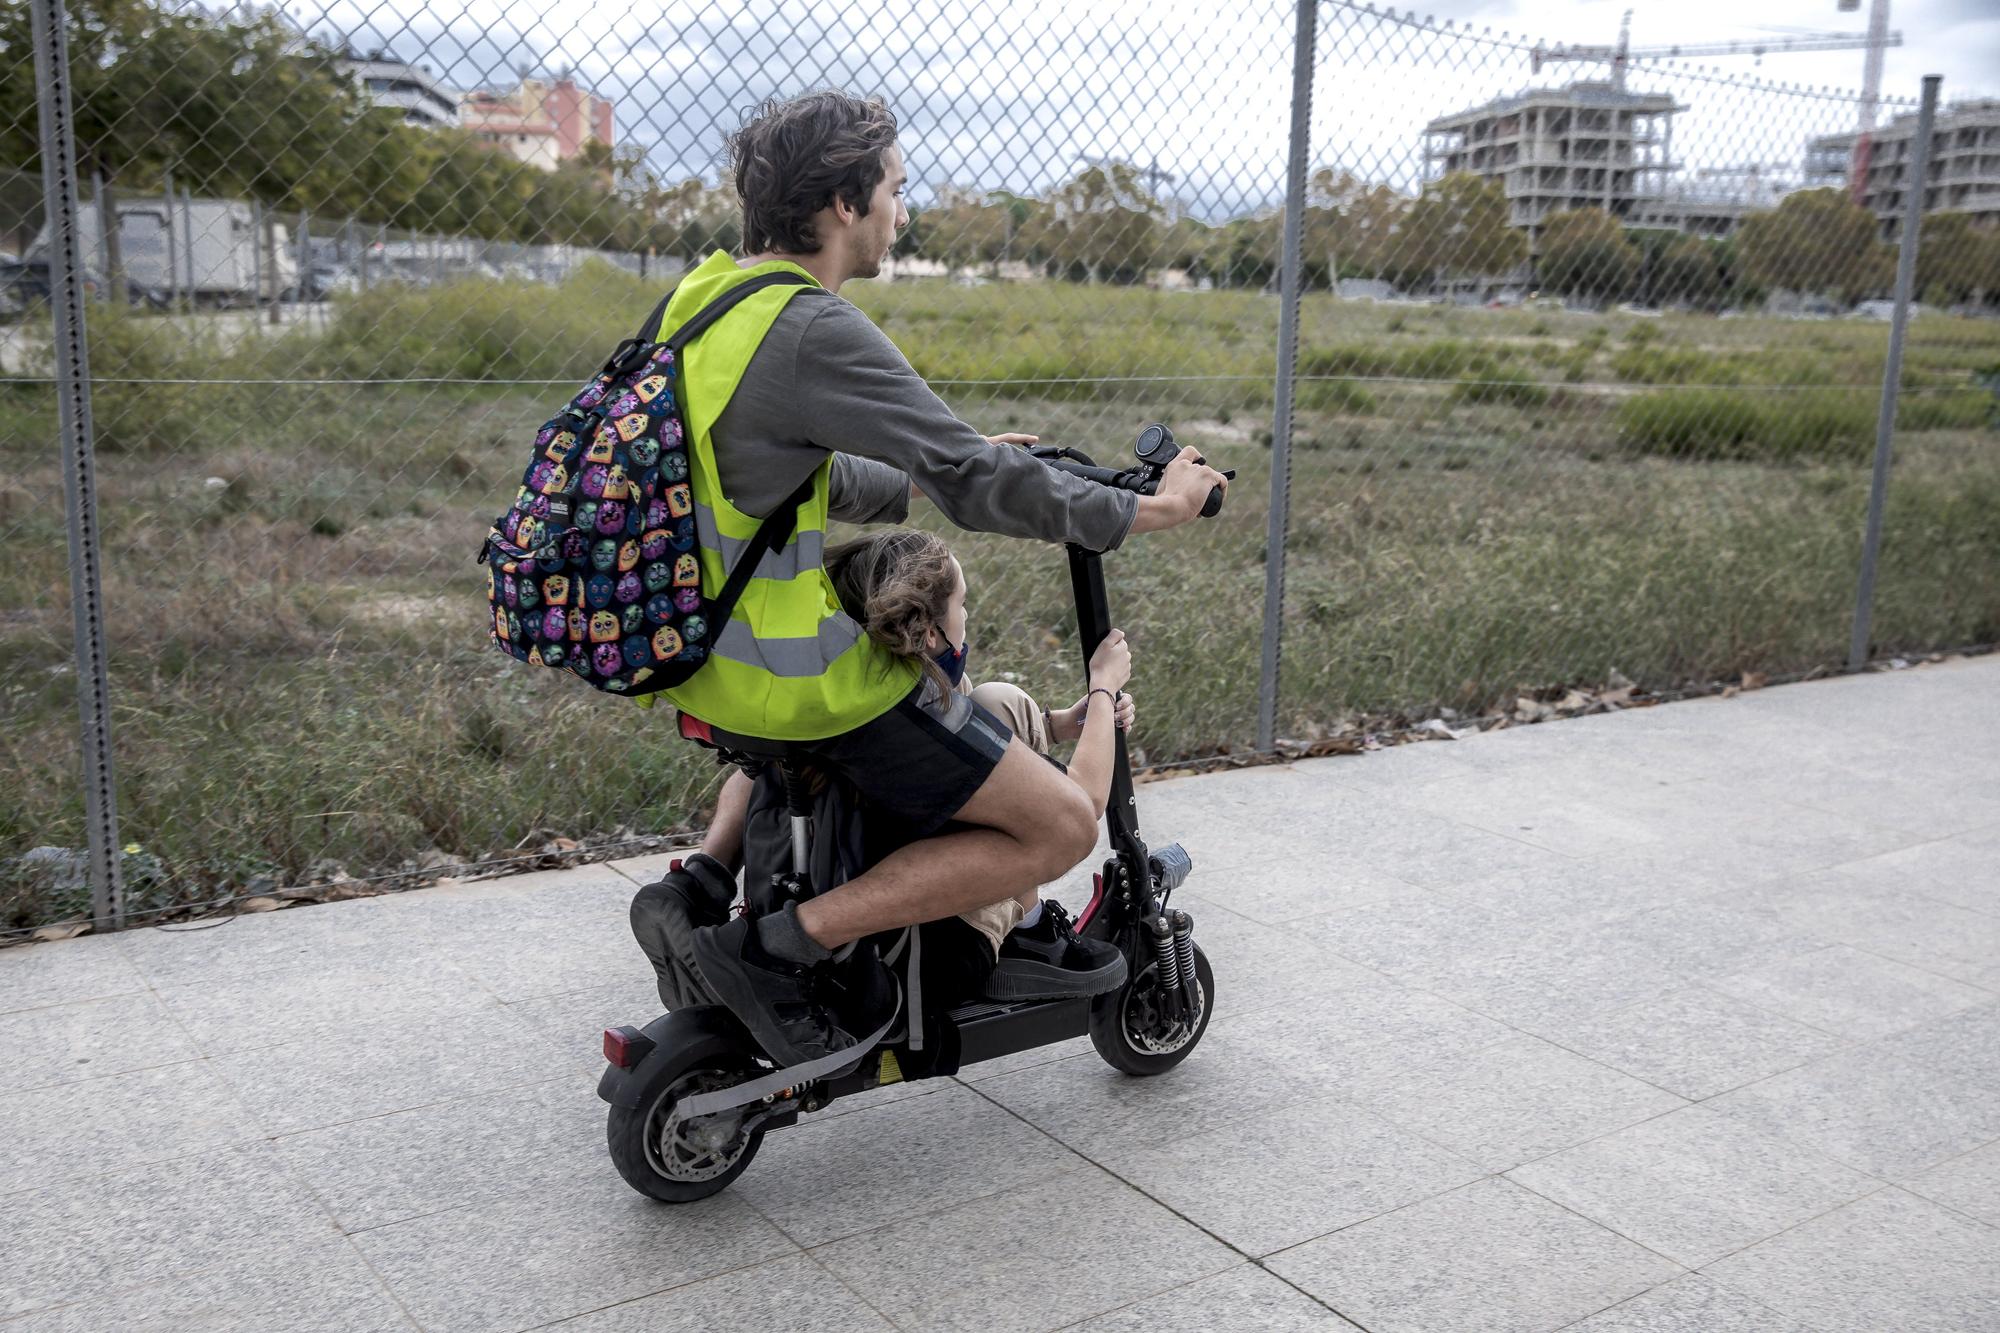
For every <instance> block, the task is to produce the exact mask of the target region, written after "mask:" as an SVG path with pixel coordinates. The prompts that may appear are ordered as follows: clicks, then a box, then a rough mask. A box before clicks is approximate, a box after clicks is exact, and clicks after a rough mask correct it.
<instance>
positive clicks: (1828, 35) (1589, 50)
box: [1529, 0, 1903, 129]
mask: <svg viewBox="0 0 2000 1333" xmlns="http://www.w3.org/2000/svg"><path fill="white" fill-rule="evenodd" d="M1855 3H1856V4H1857V5H1858V4H1859V0H1855ZM1848 7H1849V5H1848V3H1847V0H1841V8H1843V9H1846V8H1848ZM1874 7H1875V8H1874V11H1873V12H1871V13H1870V15H1869V24H1868V34H1867V36H1865V37H1857V36H1855V35H1854V34H1852V33H1844V32H1815V33H1806V34H1803V35H1800V36H1797V37H1760V38H1751V39H1745V40H1738V41H1733V42H1680V43H1677V44H1675V45H1673V46H1641V47H1634V46H1633V45H1632V11H1631V10H1629V9H1628V10H1626V11H1625V17H1624V19H1623V21H1621V22H1620V23H1619V25H1618V45H1616V46H1570V45H1567V44H1563V43H1558V44H1557V45H1555V46H1545V45H1543V44H1542V43H1540V42H1537V43H1535V49H1534V50H1533V51H1531V52H1529V59H1530V61H1531V62H1532V63H1533V65H1534V70H1535V72H1536V73H1537V74H1539V73H1541V72H1542V66H1543V65H1550V64H1554V63H1556V62H1557V61H1562V60H1588V61H1595V62H1597V63H1599V64H1608V65H1610V66H1611V86H1612V87H1614V88H1617V89H1618V90H1619V91H1621V92H1622V91H1624V88H1625V67H1626V66H1627V65H1628V64H1629V63H1630V62H1632V61H1634V60H1691V59H1695V58H1697V57H1709V56H1755V57H1756V58H1757V59H1759V60H1762V59H1763V58H1764V57H1765V56H1767V55H1791V54H1795V53H1797V52H1801V51H1854V50H1860V49H1863V48H1866V49H1867V51H1868V58H1869V64H1870V67H1871V68H1872V69H1873V70H1874V71H1875V81H1876V85H1877V89H1878V92H1879V88H1880V84H1881V77H1882V75H1881V69H1882V55H1881V51H1882V48H1883V47H1888V46H1901V45H1902V44H1903V34H1902V33H1900V32H1890V31H1889V0H1874ZM1862 114H1863V116H1864V117H1867V116H1868V115H1869V104H1868V101H1867V98H1866V96H1865V92H1864V97H1863V110H1862ZM1868 128H1870V129H1872V128H1873V126H1872V125H1870V126H1869V127H1868Z"/></svg>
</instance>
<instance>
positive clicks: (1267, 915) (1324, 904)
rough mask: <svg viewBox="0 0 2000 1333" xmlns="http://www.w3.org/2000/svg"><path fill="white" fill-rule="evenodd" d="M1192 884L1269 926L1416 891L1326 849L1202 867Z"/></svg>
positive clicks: (1208, 896) (1215, 900) (1204, 894)
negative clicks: (1220, 865) (1275, 857)
mask: <svg viewBox="0 0 2000 1333" xmlns="http://www.w3.org/2000/svg"><path fill="white" fill-rule="evenodd" d="M1188 884H1189V887H1190V888H1192V889H1194V891H1195V892H1196V893H1198V894H1200V895H1201V896H1202V897H1203V898H1205V899H1207V900H1208V901H1210V902H1213V903H1216V904H1219V905H1220V906H1222V907H1225V908H1227V909H1228V910H1229V911H1231V912H1234V913H1236V914H1237V915H1238V916H1242V917H1247V918H1249V919H1250V920H1252V921H1256V922H1260V923H1262V924H1264V925H1267V926H1269V925H1281V924H1283V923H1285V922H1290V921H1296V920H1298V919H1299V918H1301V917H1308V916H1315V915H1317V914H1319V913H1321V912H1331V911H1335V910H1338V909H1339V908H1343V907H1355V906H1359V905H1360V904H1362V903H1372V902H1380V901H1382V900H1383V899H1387V898H1401V897H1407V896H1409V895H1411V894H1414V893H1416V892H1417V890H1416V889H1414V888H1413V887H1411V886H1410V885H1409V884H1406V883H1404V882H1403V881H1402V880H1400V879H1397V878H1396V877H1395V876H1394V875H1390V874H1386V873H1384V872H1382V871H1380V870H1376V869H1372V868H1370V867H1368V866H1364V865H1359V864H1356V863H1354V862H1351V861H1348V860H1346V859H1345V858H1343V857H1339V856H1334V855H1330V854H1328V853H1327V852H1325V851H1315V852H1312V853H1309V854H1307V855H1303V856H1298V857H1290V856H1287V857H1284V858H1282V859H1279V860H1267V861H1256V862H1250V863H1245V864H1234V865H1225V866H1222V867H1219V868H1209V867H1205V866H1197V867H1196V868H1195V876H1194V877H1192V878H1190V880H1189V881H1188Z"/></svg>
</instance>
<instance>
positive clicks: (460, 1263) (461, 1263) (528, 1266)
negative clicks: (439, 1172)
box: [353, 1167, 796, 1333]
mask: <svg viewBox="0 0 2000 1333" xmlns="http://www.w3.org/2000/svg"><path fill="white" fill-rule="evenodd" d="M752 1169H753V1170H754V1169H755V1168H754V1167H753V1168H752ZM353 1241H354V1245H355V1248H356V1249H358V1250H360V1251H361V1253H362V1255H363V1256H364V1257H365V1258H366V1259H367V1260H368V1262H369V1264H370V1265H372V1266H373V1267H374V1269H375V1272H376V1273H377V1274H378V1275H379V1276H380V1277H381V1278H382V1280H383V1282H385V1283H386V1284H387V1285H388V1287H389V1290H390V1291H391V1292H392V1293H394V1295H395V1296H396V1298H397V1299H398V1300H399V1301H401V1302H402V1304H403V1307H404V1308H405V1309H406V1310H408V1311H409V1312H410V1315H411V1317H412V1318H414V1319H415V1320H416V1322H417V1323H418V1324H419V1325H421V1326H422V1327H423V1328H425V1329H429V1330H437V1331H438V1333H454V1331H458V1330H477V1331H478V1333H494V1331H497V1330H503V1329H506V1330H512V1329H523V1328H531V1327H535V1326H537V1325H540V1324H545V1323H552V1322H554V1321H555V1320H558V1319H562V1318H565V1317H567V1316H570V1315H577V1314H583V1313H586V1312H588V1311H592V1310H597V1309H601V1308H603V1307H605V1306H608V1305H614V1304H616V1303H618V1302H620V1301H627V1300H632V1299H634V1298H636V1297H640V1296H649V1295H652V1294H653V1293H655V1292H660V1291H665V1290H667V1289H668V1288H671V1287H679V1286H684V1285H686V1284H687V1283H690V1282H695V1281H699V1280H700V1279H702V1278H707V1277H714V1276H716V1275H717V1274H720V1273H726V1272H730V1271H732V1270H735V1269H739V1268H744V1267H748V1266H751V1265H754V1264H757V1263H759V1262H762V1261H764V1260H769V1259H776V1258H779V1257H780V1256H782V1255H787V1254H792V1253H795V1252H796V1250H795V1247H794V1246H793V1245H792V1244H791V1242H789V1241H787V1240H786V1239H785V1238H784V1237H783V1236H781V1235H779V1234H778V1232H777V1230H776V1229H775V1228H773V1227H772V1226H771V1224H770V1223H768V1222H766V1221H764V1220H763V1219H762V1218H760V1217H758V1216H757V1215H756V1213H755V1212H753V1211H752V1210H751V1209H750V1207H749V1206H748V1205H747V1204H745V1203H743V1202H742V1200H740V1199H733V1198H731V1197H730V1196H729V1195H728V1194H722V1195H718V1196H716V1197H715V1198H712V1199H704V1200H703V1201H701V1202H700V1203H692V1204H681V1205H677V1206H674V1207H665V1206H662V1205H660V1204H658V1203H655V1202H654V1201H653V1200H651V1199H646V1198H643V1197H641V1196H640V1195H638V1194H636V1193H634V1192H633V1191H632V1190H630V1189H628V1188H627V1187H626V1185H625V1183H624V1182H623V1181H621V1180H619V1179H618V1177H617V1176H615V1175H611V1174H608V1173H607V1174H606V1175H603V1176H593V1177H590V1178H587V1179H580V1180H577V1181H574V1182H572V1183H571V1184H570V1185H569V1186H568V1187H566V1188H560V1189H551V1190H545V1191H543V1192H541V1193H539V1194H536V1195H534V1196H532V1197H523V1198H517V1199H512V1200H508V1201H506V1202H504V1203H498V1204H492V1205H486V1206H475V1207H465V1208H454V1209H452V1210H451V1211H449V1212H443V1213H433V1214H431V1215H429V1216H427V1217H417V1218H411V1219H409V1220H408V1221H403V1222H394V1223H391V1224H389V1225H388V1226H382V1227H376V1228H374V1229H373V1230H371V1231H363V1232H361V1233H360V1234H358V1235H356V1236H354V1237H353Z"/></svg>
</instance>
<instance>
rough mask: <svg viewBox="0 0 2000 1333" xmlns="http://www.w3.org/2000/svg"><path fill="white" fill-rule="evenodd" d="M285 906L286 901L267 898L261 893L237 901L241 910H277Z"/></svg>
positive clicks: (238, 909) (237, 906) (237, 908)
mask: <svg viewBox="0 0 2000 1333" xmlns="http://www.w3.org/2000/svg"><path fill="white" fill-rule="evenodd" d="M283 906H284V903H282V902H280V901H279V900H278V899H276V898H266V897H264V896H263V895H261V894H260V895H258V896H257V897H255V898H245V899H244V900H243V901H241V902H239V903H237V904H236V910H237V911H239V912H275V911H277V910H278V909H279V908H280V907H283Z"/></svg>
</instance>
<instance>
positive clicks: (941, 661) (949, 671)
mask: <svg viewBox="0 0 2000 1333" xmlns="http://www.w3.org/2000/svg"><path fill="white" fill-rule="evenodd" d="M969 647H970V645H968V644H963V643H961V644H960V645H958V647H956V648H944V649H940V650H939V651H938V652H936V653H934V654H933V655H932V657H931V660H932V661H934V662H936V663H937V664H938V666H939V667H940V668H942V669H943V671H944V678H945V679H946V680H948V681H950V682H951V683H952V684H953V685H956V684H958V682H959V680H960V679H961V678H963V677H964V675H965V659H966V657H967V655H968V654H967V649H968V648H969Z"/></svg>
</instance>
